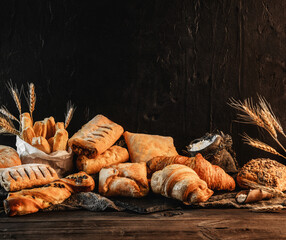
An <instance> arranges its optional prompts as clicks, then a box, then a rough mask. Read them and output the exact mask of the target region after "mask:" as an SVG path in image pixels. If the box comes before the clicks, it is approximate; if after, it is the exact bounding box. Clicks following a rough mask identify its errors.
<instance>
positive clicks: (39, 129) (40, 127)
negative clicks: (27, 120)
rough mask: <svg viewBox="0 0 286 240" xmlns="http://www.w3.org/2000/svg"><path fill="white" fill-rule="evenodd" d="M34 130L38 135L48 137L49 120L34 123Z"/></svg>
mask: <svg viewBox="0 0 286 240" xmlns="http://www.w3.org/2000/svg"><path fill="white" fill-rule="evenodd" d="M33 129H34V132H35V135H36V137H43V138H46V136H47V122H44V121H37V122H35V123H34V127H33Z"/></svg>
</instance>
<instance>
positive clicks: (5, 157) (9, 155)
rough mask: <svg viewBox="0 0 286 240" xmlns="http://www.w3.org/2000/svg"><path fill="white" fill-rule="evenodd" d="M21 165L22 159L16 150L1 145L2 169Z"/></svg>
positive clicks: (0, 160) (0, 159)
mask: <svg viewBox="0 0 286 240" xmlns="http://www.w3.org/2000/svg"><path fill="white" fill-rule="evenodd" d="M18 165H21V159H20V157H19V155H18V153H17V151H16V150H15V149H14V148H11V147H8V146H4V145H0V168H8V167H13V166H18Z"/></svg>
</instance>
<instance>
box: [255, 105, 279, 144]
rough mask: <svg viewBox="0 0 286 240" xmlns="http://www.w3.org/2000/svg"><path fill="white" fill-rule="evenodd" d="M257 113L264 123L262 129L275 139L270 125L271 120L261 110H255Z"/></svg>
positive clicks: (275, 136) (272, 127) (266, 113)
mask: <svg viewBox="0 0 286 240" xmlns="http://www.w3.org/2000/svg"><path fill="white" fill-rule="evenodd" d="M257 112H258V113H259V115H260V116H261V118H262V119H263V121H264V129H266V131H268V132H269V133H270V135H272V136H273V137H274V138H277V132H276V130H275V128H274V126H273V124H272V121H271V118H270V117H269V115H268V112H266V111H265V110H263V109H261V108H257Z"/></svg>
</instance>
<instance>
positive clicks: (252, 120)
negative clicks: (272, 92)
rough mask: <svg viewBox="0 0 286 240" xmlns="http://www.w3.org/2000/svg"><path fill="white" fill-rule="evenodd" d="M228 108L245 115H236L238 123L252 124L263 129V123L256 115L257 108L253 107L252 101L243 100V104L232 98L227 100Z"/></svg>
mask: <svg viewBox="0 0 286 240" xmlns="http://www.w3.org/2000/svg"><path fill="white" fill-rule="evenodd" d="M228 105H229V106H231V107H233V108H235V109H237V110H239V111H241V112H243V113H245V114H237V116H238V117H239V119H240V122H243V123H247V124H254V125H257V126H259V127H262V128H264V127H265V126H264V122H263V120H262V119H261V118H260V116H259V115H258V113H257V108H256V107H255V106H254V105H253V101H252V99H251V98H250V99H245V100H244V102H242V101H240V100H238V101H237V100H235V99H234V98H230V99H229V103H228Z"/></svg>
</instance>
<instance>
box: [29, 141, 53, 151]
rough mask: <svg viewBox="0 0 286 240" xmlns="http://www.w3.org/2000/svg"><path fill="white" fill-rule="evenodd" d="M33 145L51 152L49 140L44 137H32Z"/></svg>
mask: <svg viewBox="0 0 286 240" xmlns="http://www.w3.org/2000/svg"><path fill="white" fill-rule="evenodd" d="M32 146H33V147H35V148H37V149H39V150H41V151H43V152H44V153H46V154H49V153H51V147H50V144H49V143H48V140H47V139H45V138H44V137H34V138H33V139H32Z"/></svg>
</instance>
